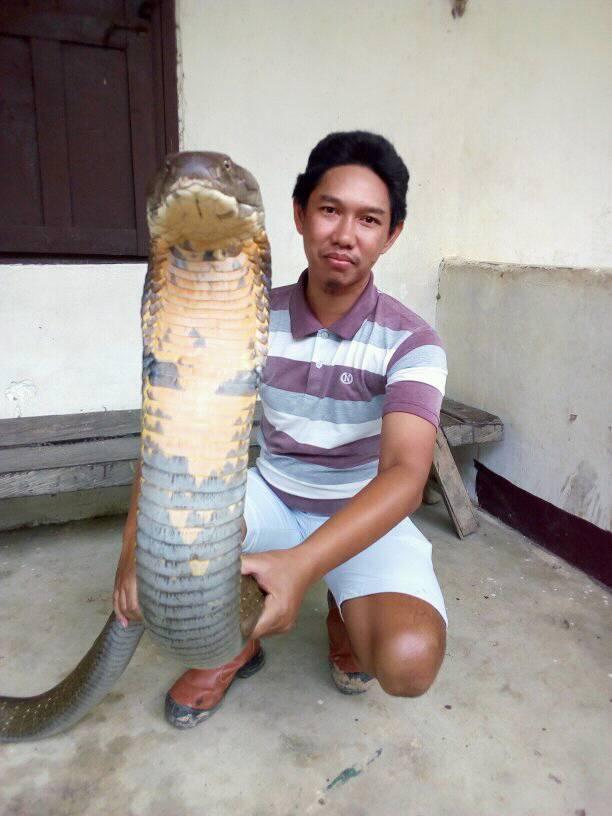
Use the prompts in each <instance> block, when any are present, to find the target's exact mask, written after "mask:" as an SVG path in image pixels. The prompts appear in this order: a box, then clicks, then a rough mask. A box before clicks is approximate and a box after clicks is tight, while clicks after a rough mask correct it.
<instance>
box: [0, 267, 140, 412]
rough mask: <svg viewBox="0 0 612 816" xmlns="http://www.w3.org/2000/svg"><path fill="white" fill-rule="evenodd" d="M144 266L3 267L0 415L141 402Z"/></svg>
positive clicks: (107, 407) (120, 406)
mask: <svg viewBox="0 0 612 816" xmlns="http://www.w3.org/2000/svg"><path fill="white" fill-rule="evenodd" d="M145 271H146V265H145V264H104V265H102V264H100V265H99V264H66V265H63V266H55V265H54V264H47V265H31V266H30V265H24V264H19V265H10V266H8V265H5V266H0V275H1V276H2V296H0V332H1V334H2V348H3V353H2V354H1V355H0V418H8V417H18V416H24V417H26V416H41V415H44V414H70V413H78V412H79V411H104V410H109V411H110V410H119V409H124V408H135V407H137V406H138V405H139V404H140V382H141V375H140V371H141V354H142V352H141V339H140V296H141V292H142V285H143V282H144V275H145Z"/></svg>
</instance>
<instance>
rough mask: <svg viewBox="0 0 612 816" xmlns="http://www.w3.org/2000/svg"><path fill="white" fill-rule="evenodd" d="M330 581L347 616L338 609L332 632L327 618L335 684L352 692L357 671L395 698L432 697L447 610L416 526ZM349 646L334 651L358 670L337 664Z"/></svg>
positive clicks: (403, 526) (407, 526)
mask: <svg viewBox="0 0 612 816" xmlns="http://www.w3.org/2000/svg"><path fill="white" fill-rule="evenodd" d="M325 579H326V582H327V585H328V587H329V589H330V591H331V593H332V594H333V596H334V599H335V601H336V603H337V604H338V605H339V606H340V611H341V616H342V620H341V619H340V612H339V611H338V609H335V610H332V611H331V612H330V618H332V623H333V627H332V628H331V629H330V620H329V618H328V629H329V630H330V635H331V634H333V635H335V638H332V640H331V647H332V648H331V650H330V658H331V661H332V663H334V664H335V667H334V666H333V667H332V677H333V679H334V682H335V684H336V686H337V687H338V688H339V689H340V691H345V690H346V689H348V688H350V687H351V680H352V674H353V673H354V671H355V668H358V669H359V671H360V672H363V673H366V674H368V675H372V676H374V677H376V678H377V679H378V681H379V682H380V685H381V686H382V688H383V689H384V690H385V691H387V692H388V693H389V694H393V695H397V696H406V697H416V696H418V695H419V694H423V693H424V692H425V691H427V689H428V688H429V687H430V686H431V684H432V683H433V681H434V679H435V677H436V674H437V672H438V670H439V668H440V665H441V663H442V660H443V657H444V651H445V643H446V610H445V607H444V600H443V598H442V593H441V591H440V587H439V585H438V581H437V578H436V575H435V572H434V569H433V565H432V561H431V544H430V543H429V542H428V541H427V539H426V538H425V537H424V536H423V535H422V533H420V531H419V530H418V529H417V528H416V527H415V526H414V524H413V523H412V522H411V521H410V519H408V518H407V519H404V520H403V521H402V522H400V524H398V525H397V526H396V527H395V528H394V529H393V530H391V531H390V532H389V533H387V534H386V535H385V536H383V537H382V538H381V539H380V540H379V541H376V542H375V543H374V544H372V545H371V546H370V547H368V548H367V549H366V550H364V551H363V552H361V553H359V554H358V555H356V556H355V557H354V558H351V559H349V560H348V561H347V562H345V563H344V564H341V565H340V566H339V567H337V568H336V569H334V570H332V571H331V572H330V573H328V574H327V575H326V576H325ZM343 638H344V640H343ZM334 639H335V643H334ZM343 643H344V648H341V649H336V651H338V652H339V653H340V652H342V653H345V654H346V653H347V652H348V653H349V655H352V657H353V662H352V663H351V660H350V658H349V659H348V660H346V659H340V660H334V647H335V646H336V645H337V644H340V646H342V644H343ZM347 644H348V648H347ZM360 690H365V686H364V687H362V688H361V689H360Z"/></svg>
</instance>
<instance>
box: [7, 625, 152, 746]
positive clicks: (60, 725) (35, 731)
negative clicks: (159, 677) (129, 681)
mask: <svg viewBox="0 0 612 816" xmlns="http://www.w3.org/2000/svg"><path fill="white" fill-rule="evenodd" d="M143 631H144V626H143V625H142V624H140V623H130V624H129V626H128V627H127V628H124V627H123V626H122V625H121V624H120V623H119V622H118V621H117V620H116V619H115V615H114V613H113V614H112V615H111V616H110V617H109V618H108V620H107V621H106V624H105V626H104V629H102V631H101V632H100V634H99V635H98V637H97V638H96V641H95V643H94V644H93V646H92V647H91V649H90V650H89V651H88V652H87V654H86V655H85V657H84V658H83V659H82V660H81V662H80V663H79V664H78V666H77V667H76V668H75V669H74V670H73V671H72V672H71V673H70V674H69V675H68V676H67V677H66V678H65V679H64V680H62V682H61V683H58V685H57V686H55V687H54V688H52V689H50V690H49V691H45V692H44V693H43V694H37V695H35V696H34V697H0V742H25V741H26V740H33V739H42V738H43V737H52V736H53V735H55V734H59V733H61V732H62V731H66V730H67V729H69V728H71V727H72V726H73V725H75V724H76V723H77V722H78V721H79V720H81V719H83V717H84V716H85V715H86V714H87V713H88V712H89V711H91V709H92V708H93V707H94V706H95V705H97V704H98V703H99V702H100V701H101V700H102V699H103V698H104V697H105V696H106V695H107V694H108V692H109V691H110V690H111V688H112V687H113V686H114V684H115V683H116V681H117V680H118V678H119V677H120V676H121V674H122V673H123V670H124V669H125V667H126V666H127V664H128V663H129V662H130V659H131V657H132V655H133V654H134V652H135V651H136V647H137V646H138V642H139V640H140V638H141V637H142V633H143Z"/></svg>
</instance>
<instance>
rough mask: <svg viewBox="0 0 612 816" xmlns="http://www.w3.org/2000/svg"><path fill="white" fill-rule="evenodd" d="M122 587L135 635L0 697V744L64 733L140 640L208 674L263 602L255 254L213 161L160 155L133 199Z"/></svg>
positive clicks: (260, 285) (261, 273) (263, 290)
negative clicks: (257, 570) (247, 542)
mask: <svg viewBox="0 0 612 816" xmlns="http://www.w3.org/2000/svg"><path fill="white" fill-rule="evenodd" d="M147 217H148V223H149V231H150V235H151V249H150V259H149V266H148V270H147V274H146V279H145V285H144V292H143V298H142V333H143V370H142V374H143V376H142V426H141V430H142V433H141V461H142V476H141V483H140V495H139V500H138V528H137V539H136V540H137V547H136V564H137V567H136V569H137V582H138V595H139V601H140V605H141V609H142V613H143V617H144V625H143V624H140V623H134V622H131V623H130V624H129V625H128V627H127V628H123V627H122V626H121V625H120V624H119V623H118V622H117V621H116V620H115V617H114V614H111V616H110V617H109V619H108V621H107V623H106V625H105V626H104V629H103V630H102V632H101V633H100V635H99V636H98V638H97V640H96V641H95V643H94V644H93V646H92V647H91V649H90V650H89V652H88V653H87V654H86V655H85V657H84V658H83V659H82V660H81V662H80V663H79V664H78V666H77V667H76V668H75V669H74V671H73V672H72V673H71V674H69V675H68V677H66V679H65V680H63V681H62V682H61V683H59V684H58V685H57V686H55V687H54V688H52V689H50V690H49V691H47V692H44V693H43V694H39V695H37V696H34V697H0V742H20V741H24V740H29V739H39V738H42V737H47V736H51V735H53V734H57V733H60V732H62V731H65V730H67V729H68V728H70V727H71V726H72V725H74V724H75V723H76V722H78V721H79V720H80V719H82V718H83V717H84V716H85V714H87V712H88V711H90V710H91V708H93V706H94V705H96V704H97V703H98V702H99V701H100V700H101V699H102V698H103V697H104V696H105V694H106V693H107V692H108V691H109V690H110V688H111V687H112V686H113V684H114V683H115V681H116V680H117V678H118V677H119V676H120V675H121V673H122V671H123V670H124V669H125V667H126V666H127V664H128V663H129V661H130V658H131V657H132V655H133V653H134V651H135V649H136V647H137V645H138V642H139V640H140V637H141V635H142V633H143V631H144V629H145V628H146V629H147V630H148V631H149V633H150V634H151V636H152V637H153V639H154V640H155V641H156V642H157V643H158V644H159V645H160V646H161V647H162V649H164V650H165V651H167V652H169V653H170V654H171V655H173V656H174V657H175V658H177V659H178V660H180V661H181V662H183V663H184V664H185V665H186V666H190V667H198V668H209V667H216V666H220V665H222V664H223V663H226V662H228V661H229V660H231V659H232V658H233V657H235V656H236V655H237V654H238V653H239V652H240V651H241V649H242V648H243V646H244V644H245V642H246V639H247V638H248V636H249V634H250V632H251V631H252V630H253V627H254V625H255V622H256V620H257V618H258V617H259V614H260V612H261V609H262V604H263V595H262V593H261V591H260V590H259V587H258V586H257V584H256V582H255V581H254V580H253V579H252V578H242V579H241V576H240V551H241V544H242V530H241V523H242V515H243V509H244V496H245V489H246V474H247V463H248V450H249V439H250V434H251V426H252V422H253V415H254V411H255V400H256V395H257V386H258V383H259V377H260V373H261V369H262V366H263V364H264V362H265V357H266V352H267V337H268V292H269V283H270V250H269V244H268V239H267V236H266V232H265V227H264V211H263V206H262V201H261V195H260V191H259V186H258V184H257V182H256V180H255V178H254V177H253V176H252V175H251V173H249V172H248V171H247V170H245V169H244V168H242V167H240V166H239V165H236V164H234V163H233V162H232V160H231V159H230V158H229V157H228V156H226V155H224V154H221V153H200V152H184V153H176V154H174V155H171V156H168V157H167V159H166V161H165V163H164V166H163V167H162V168H161V170H160V171H159V172H158V174H157V175H156V177H155V179H154V180H153V183H152V185H151V190H150V193H149V196H148V200H147Z"/></svg>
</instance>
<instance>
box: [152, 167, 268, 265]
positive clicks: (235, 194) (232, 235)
mask: <svg viewBox="0 0 612 816" xmlns="http://www.w3.org/2000/svg"><path fill="white" fill-rule="evenodd" d="M147 217H148V221H149V230H150V232H151V236H152V237H161V238H163V240H165V241H166V242H167V243H168V244H170V245H175V244H181V243H183V242H184V241H187V240H189V242H190V243H191V244H192V245H193V244H196V245H199V246H200V247H201V248H203V249H205V248H208V247H213V246H214V247H220V246H223V245H224V244H230V243H232V242H235V241H244V240H245V239H247V238H249V237H252V236H253V235H255V234H256V233H257V232H258V231H260V230H261V229H262V228H263V219H264V211H263V205H262V201H261V193H260V191H259V185H258V184H257V181H256V180H255V177H254V176H253V175H252V174H251V173H249V171H248V170H246V169H245V168H244V167H241V166H240V165H238V164H235V163H234V162H233V161H232V159H231V158H230V157H229V156H227V155H226V154H225V153H204V152H182V153H174V154H171V155H169V156H167V157H166V160H165V162H164V164H163V166H162V167H161V169H160V170H159V171H158V172H157V174H156V175H155V177H154V178H153V180H152V182H151V185H150V188H149V195H148V199H147Z"/></svg>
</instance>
